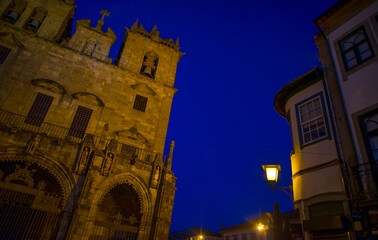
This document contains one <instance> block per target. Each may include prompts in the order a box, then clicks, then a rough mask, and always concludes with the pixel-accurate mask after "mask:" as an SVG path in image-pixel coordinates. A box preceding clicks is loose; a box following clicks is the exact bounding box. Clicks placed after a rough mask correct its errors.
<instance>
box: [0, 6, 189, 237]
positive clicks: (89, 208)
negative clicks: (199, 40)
mask: <svg viewBox="0 0 378 240" xmlns="http://www.w3.org/2000/svg"><path fill="white" fill-rule="evenodd" d="M74 9H75V5H74V1H73V0H65V1H62V0H49V1H42V0H4V1H1V2H0V14H1V18H0V76H1V81H0V165H1V167H0V219H1V220H0V239H167V238H168V233H169V228H170V224H171V215H172V208H173V201H174V195H175V190H176V188H175V181H176V177H175V176H174V174H173V173H172V171H171V166H172V157H173V148H174V142H172V143H171V146H170V151H169V155H168V156H164V155H163V151H164V146H165V141H166V133H167V128H168V122H169V116H170V110H171V104H172V100H173V96H174V95H175V93H176V91H177V89H175V88H174V83H175V76H176V69H177V64H178V62H179V60H180V58H181V56H182V55H183V53H181V52H180V47H179V44H178V41H176V42H174V41H173V40H172V39H164V38H161V37H160V33H159V31H157V29H156V27H154V28H153V29H152V31H150V32H148V31H146V30H145V29H144V28H143V27H142V25H140V24H138V21H137V22H136V23H135V24H134V25H133V26H132V27H131V28H130V29H128V28H126V33H125V36H124V39H123V42H122V46H121V49H120V51H119V54H118V56H117V58H116V59H111V58H109V57H108V55H109V50H110V48H111V46H112V45H113V44H114V43H115V41H116V35H115V34H114V32H113V31H112V30H111V29H110V28H108V29H107V31H106V32H104V31H102V26H103V24H104V17H106V16H109V13H108V12H107V11H106V10H105V11H101V14H102V18H101V19H100V20H99V21H98V23H97V25H96V26H91V21H90V20H79V21H77V23H76V30H75V33H74V34H73V35H72V23H73V14H74ZM71 35H72V37H71Z"/></svg>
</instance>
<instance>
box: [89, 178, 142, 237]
mask: <svg viewBox="0 0 378 240" xmlns="http://www.w3.org/2000/svg"><path fill="white" fill-rule="evenodd" d="M95 218H96V220H95V227H94V231H93V233H92V236H91V237H90V239H127V240H134V239H137V237H138V232H139V226H140V223H141V219H142V203H141V200H140V197H139V196H138V193H137V191H136V190H135V189H134V188H133V186H132V185H131V184H129V183H121V184H118V185H116V186H115V187H113V188H112V189H110V190H109V191H108V192H107V193H105V194H104V196H103V197H102V198H101V200H100V203H99V204H98V205H97V212H96V216H95Z"/></svg>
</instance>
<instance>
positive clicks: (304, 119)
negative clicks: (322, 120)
mask: <svg viewBox="0 0 378 240" xmlns="http://www.w3.org/2000/svg"><path fill="white" fill-rule="evenodd" d="M307 121H308V114H307V113H306V114H303V115H302V116H301V122H302V123H304V122H307Z"/></svg>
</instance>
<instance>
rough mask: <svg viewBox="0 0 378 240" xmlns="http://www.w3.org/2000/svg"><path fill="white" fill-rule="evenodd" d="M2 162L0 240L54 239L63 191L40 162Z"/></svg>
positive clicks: (0, 178) (0, 170)
mask: <svg viewBox="0 0 378 240" xmlns="http://www.w3.org/2000/svg"><path fill="white" fill-rule="evenodd" d="M1 160H2V161H0V239H1V240H2V239H33V240H34V239H46V240H47V239H55V236H56V233H57V230H58V227H59V223H60V219H61V213H62V209H63V206H64V202H65V200H64V199H65V197H64V193H63V189H62V187H61V185H60V183H59V181H58V180H57V179H56V177H55V176H53V175H52V174H51V172H49V171H48V170H47V169H46V168H44V167H43V166H41V165H40V164H39V163H38V162H28V161H23V160H18V161H9V162H8V161H3V160H4V159H1Z"/></svg>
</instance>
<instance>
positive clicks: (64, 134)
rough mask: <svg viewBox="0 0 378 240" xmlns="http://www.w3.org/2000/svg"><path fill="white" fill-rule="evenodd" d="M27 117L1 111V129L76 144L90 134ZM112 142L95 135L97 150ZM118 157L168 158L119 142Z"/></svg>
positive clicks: (149, 159)
mask: <svg viewBox="0 0 378 240" xmlns="http://www.w3.org/2000/svg"><path fill="white" fill-rule="evenodd" d="M27 122H28V121H26V116H22V115H19V114H15V113H12V112H9V111H6V110H3V109H0V129H2V130H3V131H6V132H8V133H10V134H15V133H17V132H18V131H26V132H30V133H34V134H40V135H42V136H46V137H49V138H53V139H58V140H65V141H70V142H74V143H77V144H79V143H81V142H82V141H83V139H84V138H85V136H86V135H87V134H88V133H84V134H79V133H76V132H75V130H73V129H69V128H65V127H62V126H58V125H54V124H51V123H47V122H42V123H41V124H38V125H39V126H35V125H32V124H30V123H27ZM75 136H83V138H80V137H75ZM109 142H110V139H105V138H102V137H100V136H95V135H94V144H95V148H96V149H97V150H100V151H101V150H104V149H105V146H107V144H108V143H109ZM117 149H118V156H119V157H120V158H121V159H124V160H133V161H142V162H145V163H152V162H153V161H154V160H155V159H161V160H163V161H164V162H166V159H167V156H164V155H162V154H159V153H156V152H153V151H148V150H145V149H141V148H137V147H134V146H131V145H129V144H127V143H123V142H118V146H117Z"/></svg>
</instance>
